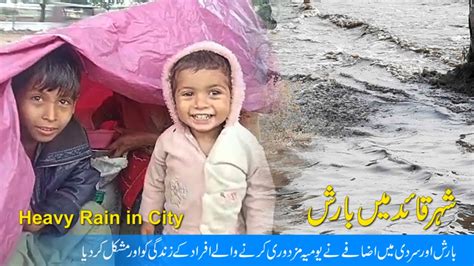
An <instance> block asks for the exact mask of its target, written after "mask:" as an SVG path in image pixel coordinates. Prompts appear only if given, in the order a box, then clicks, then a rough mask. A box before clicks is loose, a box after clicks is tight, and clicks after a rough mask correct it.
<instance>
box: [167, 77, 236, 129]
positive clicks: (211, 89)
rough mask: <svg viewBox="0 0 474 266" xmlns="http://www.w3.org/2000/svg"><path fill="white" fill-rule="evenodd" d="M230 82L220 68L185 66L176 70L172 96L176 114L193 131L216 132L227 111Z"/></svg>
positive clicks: (228, 109)
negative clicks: (183, 68)
mask: <svg viewBox="0 0 474 266" xmlns="http://www.w3.org/2000/svg"><path fill="white" fill-rule="evenodd" d="M229 84H230V81H229V78H228V77H227V76H226V75H225V74H224V73H223V72H222V71H221V70H219V69H216V70H211V69H202V70H198V71H197V72H195V71H194V70H192V69H185V70H182V71H180V72H179V73H178V74H177V77H176V90H175V94H174V97H175V102H176V109H177V112H178V117H179V119H180V120H181V121H182V122H183V123H184V124H186V125H187V126H189V128H190V129H191V132H193V134H196V133H201V134H202V133H210V134H215V133H217V134H218V133H219V130H221V125H222V124H223V123H224V122H225V121H226V119H227V117H228V116H229V113H230V104H231V92H230V88H229Z"/></svg>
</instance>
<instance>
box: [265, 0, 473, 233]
mask: <svg viewBox="0 0 474 266" xmlns="http://www.w3.org/2000/svg"><path fill="white" fill-rule="evenodd" d="M395 2H396V3H395ZM273 5H274V7H275V9H274V12H275V16H276V18H277V20H278V21H279V26H278V28H277V29H276V30H274V31H272V32H271V33H270V34H269V35H270V38H271V39H272V41H273V44H274V48H275V49H274V50H275V53H276V54H277V58H278V60H279V64H280V66H279V69H280V71H281V74H282V75H283V77H284V80H285V83H286V90H285V92H286V94H285V95H284V96H285V99H287V101H288V103H289V104H288V106H287V107H285V108H283V110H282V111H281V113H280V114H277V115H274V116H272V117H267V118H266V120H265V121H264V125H265V128H266V129H267V130H268V131H269V132H267V137H266V138H267V139H272V138H279V137H281V136H280V135H282V133H281V131H284V132H285V133H284V134H283V135H285V134H286V136H289V137H288V138H287V143H289V145H288V146H289V147H287V148H284V149H280V150H279V151H277V152H273V153H272V152H271V153H270V154H269V160H270V162H271V165H272V167H273V169H274V173H275V177H276V181H277V185H278V187H279V189H278V193H279V198H278V210H277V216H276V224H277V228H276V230H277V232H278V233H283V234H288V233H291V234H293V233H309V234H311V233H315V234H319V233H325V234H333V233H338V234H341V233H377V234H378V233H396V234H399V233H419V234H423V233H433V232H435V233H459V234H463V233H473V232H474V223H473V222H474V218H473V217H474V155H473V147H474V146H473V145H474V123H473V121H474V116H473V114H474V97H468V96H467V95H465V94H459V93H455V92H452V91H449V90H446V89H444V88H434V87H432V86H431V85H430V84H428V83H427V82H426V80H427V79H426V76H429V77H430V78H433V77H436V76H438V75H443V74H445V73H446V72H447V71H448V70H451V69H452V68H453V67H455V66H457V65H459V64H461V63H462V62H463V60H464V58H463V56H464V53H465V51H466V50H467V46H468V44H469V29H468V25H467V14H468V3H467V1H455V0H443V1H441V0H440V1H414V0H413V1H387V0H378V1H375V0H374V1H362V0H357V1H350V0H347V1H324V0H323V1H322V2H321V3H316V7H317V8H318V9H319V11H320V13H319V14H318V15H316V14H315V13H314V12H313V13H301V12H300V11H299V10H298V8H297V7H295V5H296V3H290V2H289V1H274V2H273ZM304 14H306V15H307V16H305V15H304ZM313 15H315V16H313ZM433 73H434V74H433ZM278 128H280V129H281V130H280V132H279V133H278V134H276V133H275V134H274V133H273V132H274V131H277V129H278ZM283 129H284V130H283ZM272 130H273V131H272ZM276 135H278V136H276ZM288 139H289V140H288ZM290 140H291V141H290ZM267 141H268V140H267ZM328 185H332V186H333V187H334V190H335V191H336V198H337V201H336V203H334V204H333V205H332V206H331V207H330V211H329V217H330V216H331V215H332V214H334V213H335V211H336V208H337V206H342V207H343V205H344V197H345V196H346V195H347V196H349V198H350V204H349V209H350V211H354V212H355V218H354V220H352V224H353V228H352V229H351V230H347V229H346V228H345V227H344V226H345V224H346V221H345V220H344V215H343V214H344V212H342V214H341V218H340V219H339V220H338V221H333V222H328V221H326V222H325V223H323V224H322V225H320V226H318V227H312V226H310V225H309V224H308V223H307V221H306V215H307V209H308V208H309V207H313V217H314V218H319V217H321V216H322V215H323V212H324V208H323V206H324V202H325V200H327V197H324V196H323V192H324V190H325V188H326V186H328ZM447 188H450V189H452V191H453V194H454V196H455V197H456V201H457V206H456V207H455V208H454V209H451V210H447V211H446V213H445V215H444V217H443V218H442V219H441V222H442V223H441V225H440V226H432V227H431V228H429V229H428V230H423V227H424V226H425V225H426V224H427V223H428V221H429V220H430V219H431V217H432V216H433V213H434V211H435V209H436V208H437V207H441V206H446V205H448V203H447V202H445V201H443V200H442V196H443V194H444V193H445V190H446V189H447ZM383 192H386V193H388V194H389V195H390V196H391V203H390V204H389V205H388V206H383V207H382V210H383V211H385V212H388V213H389V214H390V215H391V216H393V215H395V214H396V213H397V212H398V210H399V206H400V204H402V203H403V201H404V200H405V199H406V198H407V197H408V196H409V195H410V194H411V193H415V194H416V196H430V197H432V199H433V202H432V203H431V204H429V205H428V207H429V214H428V216H427V218H426V219H425V220H424V221H419V219H418V218H417V216H416V208H415V206H416V198H415V199H414V200H412V201H411V202H410V203H409V204H406V207H405V208H406V209H407V210H408V211H409V215H408V217H407V218H406V219H400V220H398V221H386V220H377V221H375V223H374V224H372V225H371V226H368V227H362V226H361V225H359V224H358V222H357V210H358V208H359V207H362V208H363V209H364V211H363V212H362V213H363V217H369V216H371V214H372V213H373V212H374V202H375V201H376V200H379V199H380V197H381V196H382V193H383Z"/></svg>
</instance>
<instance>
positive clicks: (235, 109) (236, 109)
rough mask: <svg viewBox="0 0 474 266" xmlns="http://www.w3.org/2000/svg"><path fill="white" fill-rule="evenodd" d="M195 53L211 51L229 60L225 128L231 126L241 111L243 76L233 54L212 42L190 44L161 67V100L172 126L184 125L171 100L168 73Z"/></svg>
mask: <svg viewBox="0 0 474 266" xmlns="http://www.w3.org/2000/svg"><path fill="white" fill-rule="evenodd" d="M197 51H211V52H214V53H216V54H219V55H221V56H223V57H225V58H226V59H227V60H229V63H230V70H231V79H232V80H231V84H232V102H231V109H230V114H229V117H228V118H227V121H226V125H225V126H226V127H227V126H232V125H234V124H235V123H236V122H238V121H239V116H240V111H241V109H242V104H243V102H244V99H245V82H244V76H243V73H242V68H241V67H240V63H239V60H238V59H237V57H236V56H235V55H234V53H233V52H232V51H231V50H229V49H227V48H226V47H224V46H222V45H220V44H218V43H215V42H212V41H203V42H198V43H195V44H192V45H190V46H188V47H186V48H184V49H183V50H182V51H180V52H178V53H177V54H176V55H174V56H173V57H171V58H170V59H169V60H168V61H167V62H166V63H165V66H164V67H163V73H162V75H161V76H162V85H161V87H162V88H163V99H164V100H165V103H166V106H167V107H168V111H169V113H170V116H171V118H172V119H173V122H174V124H175V125H176V126H177V127H183V126H184V125H183V124H182V122H181V121H180V120H179V118H178V114H177V110H176V105H175V103H174V99H173V93H172V90H171V83H170V72H171V68H173V65H174V64H175V63H176V62H178V61H179V60H180V59H181V58H183V57H184V56H186V55H189V54H191V53H193V52H197Z"/></svg>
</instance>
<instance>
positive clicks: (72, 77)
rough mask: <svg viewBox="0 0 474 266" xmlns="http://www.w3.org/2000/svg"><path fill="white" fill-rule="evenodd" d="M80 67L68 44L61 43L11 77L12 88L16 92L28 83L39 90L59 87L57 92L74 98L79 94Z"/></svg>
mask: <svg viewBox="0 0 474 266" xmlns="http://www.w3.org/2000/svg"><path fill="white" fill-rule="evenodd" d="M81 72H82V67H81V63H80V60H79V57H78V55H77V54H76V53H75V52H74V50H73V49H72V48H71V46H70V45H67V44H65V45H62V46H60V47H58V48H56V49H55V50H54V51H52V52H50V53H49V54H47V55H45V56H44V57H43V58H41V59H40V60H39V61H38V62H36V63H35V64H34V65H33V66H31V67H29V68H27V69H26V70H24V71H23V72H21V73H20V74H18V75H16V76H15V77H13V78H12V89H13V92H14V93H18V92H19V91H20V90H23V89H25V88H26V86H28V85H35V86H36V87H37V88H38V89H39V90H40V91H43V90H48V91H53V90H57V89H59V94H60V95H62V96H69V97H71V98H72V99H74V100H76V99H77V97H78V96H79V89H80V81H81Z"/></svg>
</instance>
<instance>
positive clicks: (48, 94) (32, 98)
mask: <svg viewBox="0 0 474 266" xmlns="http://www.w3.org/2000/svg"><path fill="white" fill-rule="evenodd" d="M16 100H17V104H18V111H19V115H20V124H21V127H22V137H24V136H25V134H28V135H26V137H29V138H31V140H33V141H37V142H49V141H51V140H53V139H54V138H55V137H56V136H57V135H58V134H59V133H61V131H62V130H63V129H64V128H65V127H66V125H67V124H68V123H69V121H70V120H71V118H72V115H73V114H74V108H75V105H76V101H75V100H73V99H72V98H71V97H68V96H60V95H59V90H58V89H57V90H52V91H47V90H42V91H40V90H38V88H36V87H35V86H34V85H28V86H27V88H24V89H22V90H21V91H20V92H19V94H18V95H17V97H16Z"/></svg>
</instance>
